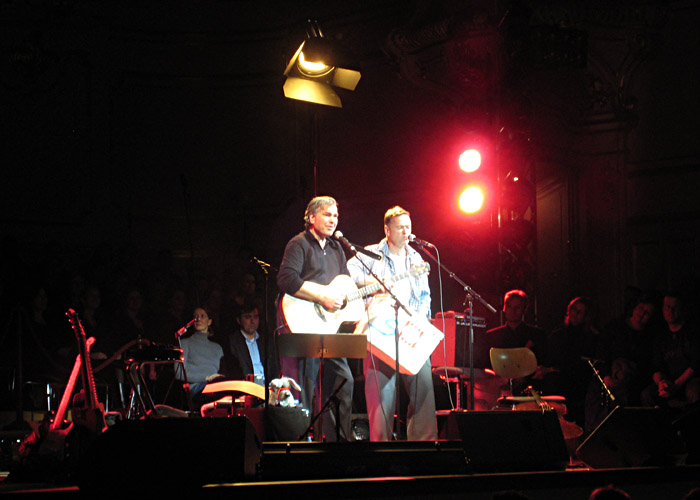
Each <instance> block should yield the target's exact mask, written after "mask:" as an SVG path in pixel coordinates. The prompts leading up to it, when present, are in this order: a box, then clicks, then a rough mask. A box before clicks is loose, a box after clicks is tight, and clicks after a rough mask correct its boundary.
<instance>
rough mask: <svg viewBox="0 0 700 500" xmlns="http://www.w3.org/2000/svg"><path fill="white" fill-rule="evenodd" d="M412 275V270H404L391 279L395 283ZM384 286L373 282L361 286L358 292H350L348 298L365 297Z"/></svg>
mask: <svg viewBox="0 0 700 500" xmlns="http://www.w3.org/2000/svg"><path fill="white" fill-rule="evenodd" d="M410 275H411V271H410V270H408V271H404V272H403V273H399V274H396V275H394V276H392V277H391V278H389V281H391V282H392V283H395V282H397V281H401V280H402V279H405V278H408V277H409V276H410ZM382 288H384V287H383V286H382V285H381V283H372V284H371V285H367V286H363V287H362V288H359V289H358V290H357V291H356V292H352V293H350V294H348V300H356V299H363V298H365V297H367V296H369V295H372V294H373V293H374V292H378V291H379V290H381V289H382Z"/></svg>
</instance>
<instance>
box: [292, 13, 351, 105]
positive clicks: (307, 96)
mask: <svg viewBox="0 0 700 500" xmlns="http://www.w3.org/2000/svg"><path fill="white" fill-rule="evenodd" d="M307 35H308V39H307V40H305V41H303V42H302V44H301V45H300V46H299V48H298V49H297V51H296V53H295V54H294V56H293V57H292V59H291V60H290V61H289V64H288V65H287V69H286V70H285V71H284V75H285V76H286V77H287V80H286V81H285V82H284V87H283V89H284V95H285V97H287V98H289V99H297V100H300V101H307V102H313V103H316V104H323V105H326V106H334V107H336V108H342V107H343V105H342V103H341V101H340V97H339V96H338V94H336V92H335V91H334V90H333V87H339V88H341V89H345V90H355V87H357V83H358V82H359V81H360V76H361V75H360V72H359V71H356V70H354V69H349V68H343V67H341V65H343V66H345V65H347V64H346V61H344V60H343V57H342V54H341V52H340V49H339V48H338V47H336V46H334V44H333V43H332V42H331V41H330V40H328V39H326V38H324V37H323V33H322V32H321V28H320V27H319V26H318V23H317V22H316V21H309V26H308V27H307Z"/></svg>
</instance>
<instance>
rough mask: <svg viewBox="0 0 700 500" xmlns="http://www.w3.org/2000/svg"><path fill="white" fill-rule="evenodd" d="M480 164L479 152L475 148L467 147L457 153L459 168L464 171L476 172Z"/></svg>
mask: <svg viewBox="0 0 700 500" xmlns="http://www.w3.org/2000/svg"><path fill="white" fill-rule="evenodd" d="M480 166H481V153H479V151H478V150H477V149H467V150H466V151H464V152H463V153H462V154H461V155H459V168H461V169H462V170H464V171H465V172H470V173H471V172H476V171H477V170H479V167H480Z"/></svg>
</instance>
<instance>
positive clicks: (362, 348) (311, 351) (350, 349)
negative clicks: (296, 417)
mask: <svg viewBox="0 0 700 500" xmlns="http://www.w3.org/2000/svg"><path fill="white" fill-rule="evenodd" d="M277 348H278V350H279V355H280V357H283V358H321V366H320V368H319V371H318V384H319V393H318V399H319V402H320V401H323V359H324V358H351V359H364V357H365V356H366V355H367V335H361V334H354V333H331V334H323V333H280V334H278V335H277ZM325 406H326V405H325V404H324V405H323V406H322V407H321V409H323V407H325ZM321 413H322V411H319V412H318V414H317V415H316V416H315V417H314V418H312V419H311V424H312V425H313V423H314V422H315V420H316V419H317V418H319V417H320V415H321ZM320 422H321V421H320V420H319V424H320ZM335 424H336V428H338V427H339V422H338V417H337V415H336V419H335ZM319 430H320V431H321V432H318V433H314V434H316V436H318V437H320V436H322V435H323V429H322V426H320V425H319ZM307 432H308V430H307ZM336 436H338V431H337V429H336Z"/></svg>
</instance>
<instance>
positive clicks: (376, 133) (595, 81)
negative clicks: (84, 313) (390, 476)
mask: <svg viewBox="0 0 700 500" xmlns="http://www.w3.org/2000/svg"><path fill="white" fill-rule="evenodd" d="M309 18H311V19H317V20H318V22H319V24H320V26H321V28H322V29H323V31H324V34H325V36H326V37H327V38H330V39H332V40H334V41H335V42H337V43H339V44H342V45H343V46H345V47H346V48H348V49H349V50H350V51H351V52H352V53H353V54H354V55H355V57H356V59H357V62H358V63H359V68H360V70H361V72H362V78H361V80H360V82H359V85H358V87H357V89H356V91H354V92H349V91H342V90H341V91H339V94H340V96H341V99H342V100H343V108H342V109H335V108H329V107H323V106H318V105H313V104H308V103H303V102H299V101H293V100H289V99H286V98H285V97H284V96H283V94H282V85H283V83H284V77H283V75H282V72H283V70H284V68H285V65H286V63H287V61H288V60H289V58H290V57H291V55H292V54H293V53H294V51H295V50H296V48H297V47H298V45H299V44H300V43H301V41H302V40H303V39H304V37H305V27H306V20H307V19H309ZM699 18H700V2H697V1H678V2H661V1H657V2H653V1H647V2H642V1H628V2H614V3H610V2H596V1H593V2H591V1H585V2H584V1H570V2H556V3H552V2H538V1H534V0H533V1H516V2H507V1H474V2H468V1H414V2H406V1H392V0H374V1H371V2H370V1H367V2H365V1H359V2H341V1H328V0H327V1H324V2H317V1H308V2H291V1H289V2H278V1H270V2H260V1H247V0H230V1H217V0H211V1H178V2H173V1H167V2H165V1H162V2H161V1H150V2H146V3H143V2H128V1H127V2H110V1H99V0H98V1H79V0H78V1H50V0H46V1H41V0H36V1H29V2H14V1H3V2H1V3H0V23H1V24H2V29H0V44H1V47H2V61H1V63H0V64H1V65H2V66H1V67H0V75H1V76H0V109H2V127H3V143H4V146H3V148H2V155H1V158H2V160H1V161H2V164H3V179H2V183H1V184H0V185H1V186H2V200H3V210H2V213H1V214H0V230H1V231H2V238H3V239H2V241H3V282H2V286H3V289H2V294H3V306H4V307H11V304H12V303H13V298H14V297H16V296H18V294H19V290H20V289H21V288H22V286H23V285H24V284H26V283H27V282H29V281H30V280H34V279H38V280H41V281H50V282H53V283H61V284H62V285H61V286H64V287H67V286H68V285H67V283H68V282H69V281H70V279H71V277H72V276H75V275H78V274H82V275H84V276H85V277H86V279H87V280H90V279H92V280H95V279H96V276H97V277H100V278H101V279H102V281H103V282H104V283H108V284H111V285H114V283H115V282H121V281H134V282H138V283H141V284H143V283H144V279H145V278H144V275H145V273H146V271H147V270H149V269H152V268H154V267H158V266H159V265H163V264H162V263H163V258H164V257H165V258H166V260H167V266H170V267H168V269H169V270H170V271H172V272H173V273H175V274H177V275H178V276H179V277H180V278H181V280H182V283H183V286H184V287H186V288H187V291H188V293H189V295H190V297H191V298H192V300H193V301H194V300H195V299H194V296H195V295H196V294H197V293H198V292H197V290H200V291H202V293H205V291H207V290H210V289H212V288H214V287H224V286H225V285H226V283H227V281H230V280H231V279H234V278H233V276H234V275H235V272H236V271H238V270H240V269H243V268H247V267H250V264H249V258H250V257H251V256H256V257H258V258H260V259H262V260H264V261H266V262H268V263H271V264H272V265H274V266H277V265H278V264H279V262H280V259H281V256H282V252H283V250H284V245H285V243H286V242H287V241H288V239H289V238H290V237H292V236H293V235H294V234H295V233H296V232H298V231H299V230H301V228H302V215H303V211H304V207H305V205H306V203H307V202H308V200H309V199H310V198H311V197H313V195H314V194H315V193H317V194H328V195H331V196H334V197H335V198H336V199H337V200H338V201H339V204H340V213H341V216H340V221H341V222H340V225H339V229H341V230H342V231H343V232H344V234H345V235H346V236H347V237H348V238H349V239H351V240H352V241H354V242H356V243H360V244H369V243H373V242H376V241H378V240H379V239H380V238H381V237H382V236H383V233H382V215H383V213H384V211H385V210H386V209H387V208H389V207H391V206H393V205H396V204H399V205H402V206H403V207H405V208H406V209H408V210H409V211H411V213H412V219H413V224H414V232H415V234H416V235H417V236H418V237H419V238H422V239H425V240H429V241H431V242H433V243H434V244H435V245H436V246H437V247H438V249H439V250H440V257H441V261H442V263H443V264H444V265H445V266H447V268H448V269H449V270H451V271H453V272H454V273H455V274H456V275H457V276H458V277H460V278H461V279H462V280H463V281H465V282H466V283H467V284H469V285H471V286H472V287H473V288H474V289H476V290H477V291H478V292H480V293H482V294H483V295H484V297H485V298H486V299H487V300H488V301H489V302H491V303H492V304H493V305H494V306H495V307H496V308H500V306H501V303H500V301H501V297H502V294H503V292H504V291H505V290H507V289H509V288H511V287H515V286H517V287H521V288H523V289H525V290H526V291H527V292H528V293H529V294H530V295H531V296H532V297H533V303H534V307H533V308H532V309H531V312H530V320H532V321H537V322H538V323H539V324H541V325H542V326H544V327H545V328H552V327H554V326H555V325H557V324H559V323H560V322H561V321H562V319H563V315H564V312H565V307H566V304H567V303H568V301H569V300H570V299H571V298H573V297H574V296H577V295H590V296H592V297H594V298H595V299H597V301H598V303H599V306H600V307H599V313H600V314H599V318H598V321H599V322H601V323H602V322H605V321H607V320H609V319H611V318H612V317H615V316H618V315H620V314H622V310H623V305H624V301H625V299H626V297H627V291H628V289H629V287H640V288H645V289H649V288H653V289H657V290H665V289H668V288H671V287H679V286H683V287H687V286H694V285H695V283H696V281H697V275H698V267H699V266H698V264H699V259H698V247H699V245H698V236H697V235H698V226H700V211H699V210H698V202H697V194H696V193H697V187H698V185H699V180H700V163H699V162H698V158H699V157H700V146H699V144H700V142H699V141H698V139H697V136H698V129H699V127H698V125H699V123H700V118H698V117H699V116H700V113H698V112H699V111H700V109H699V107H700V106H699V105H698V97H697V88H698V84H699V83H700V81H699V80H700V78H699V75H698V64H697V61H698V55H699V54H698V52H699V49H700V40H699V38H700V35H699V34H698V33H699V31H698V30H697V25H698V20H699ZM473 133H476V134H477V135H479V136H480V137H482V138H485V139H486V140H487V142H488V147H487V150H486V152H487V156H486V157H485V165H484V168H485V169H487V171H489V170H488V169H490V173H489V174H488V175H489V176H490V178H491V180H495V179H501V180H502V179H503V178H504V177H505V175H506V174H507V173H509V172H519V173H520V174H519V175H521V176H523V177H524V178H526V179H527V180H528V181H529V182H531V184H532V185H533V186H534V194H533V196H532V198H526V199H525V208H524V209H523V210H522V211H520V212H518V213H517V214H516V213H513V211H511V210H506V211H505V212H500V213H501V214H502V216H503V214H506V216H505V219H502V222H503V223H505V222H513V221H515V223H514V225H517V226H518V227H521V228H523V229H522V231H521V232H517V231H516V232H514V233H510V232H508V231H506V230H505V229H504V230H502V231H499V230H498V223H497V217H496V215H497V213H499V212H498V204H497V203H494V204H492V205H491V206H490V207H489V210H488V211H487V212H485V215H484V216H483V217H481V218H478V219H476V220H474V219H470V218H468V217H465V216H464V215H463V214H460V212H459V211H458V209H457V207H456V198H455V195H456V192H457V188H458V187H459V186H460V183H461V182H463V181H464V179H465V176H464V174H462V173H460V172H459V171H458V170H457V167H456V156H455V153H456V152H458V151H460V148H461V146H462V145H463V143H464V142H463V141H464V140H465V137H471V136H470V134H473ZM511 219H512V220H511ZM504 227H505V224H504ZM431 264H432V261H431ZM105 268H106V269H108V272H105V271H104V269H105ZM95 269H98V270H99V269H102V270H103V271H102V272H98V271H96V270H95ZM252 269H253V270H254V271H255V272H256V274H257V276H258V280H259V283H260V285H261V286H262V283H263V281H264V276H263V275H262V273H260V272H259V270H258V269H257V268H255V267H253V268H252ZM272 280H273V281H274V276H273V277H272ZM202 281H204V282H205V283H202ZM198 282H199V285H195V284H196V283H198ZM431 286H432V291H433V301H434V305H433V312H436V311H438V310H439V309H440V308H441V307H442V308H444V309H445V310H449V309H453V310H458V311H459V310H462V309H463V301H464V298H465V297H464V293H463V291H462V289H461V286H459V285H458V284H457V283H456V282H455V281H454V280H452V279H451V278H450V277H449V276H448V275H447V274H445V273H443V274H442V276H439V275H438V273H437V266H436V265H433V273H432V274H431ZM57 287H58V285H57ZM273 292H274V290H273ZM441 292H442V293H441ZM49 300H50V301H51V300H53V305H54V307H61V306H62V305H63V302H61V301H60V300H58V295H57V294H54V295H53V296H50V297H49ZM475 312H476V313H477V314H478V315H481V316H486V317H487V320H488V322H489V326H495V325H496V324H498V321H499V319H498V317H497V316H495V315H489V314H487V313H486V311H485V309H483V308H482V307H481V306H477V307H476V308H475Z"/></svg>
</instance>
